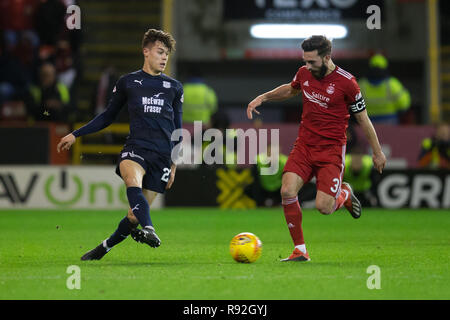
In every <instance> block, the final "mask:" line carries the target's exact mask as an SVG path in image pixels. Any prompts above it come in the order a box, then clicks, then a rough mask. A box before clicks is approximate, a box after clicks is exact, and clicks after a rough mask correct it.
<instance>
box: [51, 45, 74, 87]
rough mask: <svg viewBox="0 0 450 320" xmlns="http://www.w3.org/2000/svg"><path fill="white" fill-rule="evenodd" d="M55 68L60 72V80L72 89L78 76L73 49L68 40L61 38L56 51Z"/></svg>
mask: <svg viewBox="0 0 450 320" xmlns="http://www.w3.org/2000/svg"><path fill="white" fill-rule="evenodd" d="M55 68H56V72H57V74H58V81H59V82H61V83H63V84H64V85H65V86H66V87H67V88H69V89H71V88H72V85H73V83H74V81H75V77H76V76H77V71H76V69H75V67H74V65H73V58H72V50H71V48H70V43H69V42H68V41H66V40H59V41H58V43H57V46H56V53H55Z"/></svg>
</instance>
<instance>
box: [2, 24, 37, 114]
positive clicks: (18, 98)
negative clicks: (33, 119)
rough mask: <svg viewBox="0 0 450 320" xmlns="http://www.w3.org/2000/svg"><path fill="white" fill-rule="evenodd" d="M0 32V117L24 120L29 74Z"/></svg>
mask: <svg viewBox="0 0 450 320" xmlns="http://www.w3.org/2000/svg"><path fill="white" fill-rule="evenodd" d="M13 49H14V48H13V47H11V46H8V45H7V44H6V39H5V38H4V37H3V33H2V32H0V119H2V120H25V119H26V117H27V111H26V106H25V103H24V99H25V96H26V94H27V88H28V85H29V83H30V74H29V72H28V71H27V69H26V68H25V66H24V65H23V64H22V62H21V61H20V59H19V58H17V57H16V56H15V55H14V54H13V53H14V51H13Z"/></svg>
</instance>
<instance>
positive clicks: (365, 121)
mask: <svg viewBox="0 0 450 320" xmlns="http://www.w3.org/2000/svg"><path fill="white" fill-rule="evenodd" d="M354 116H355V119H356V121H358V123H359V125H360V126H361V128H362V129H363V131H364V134H365V135H366V137H367V140H368V141H369V144H370V146H371V147H372V150H373V156H372V160H373V165H374V167H375V169H377V171H378V172H379V173H382V172H383V169H384V167H385V165H386V156H385V155H384V153H383V151H382V150H381V146H380V142H379V141H378V137H377V133H376V131H375V128H374V127H373V125H372V121H370V119H369V116H368V115H367V111H366V110H365V109H364V110H363V111H361V112H358V113H356V114H354Z"/></svg>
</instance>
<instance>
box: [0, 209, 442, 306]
mask: <svg viewBox="0 0 450 320" xmlns="http://www.w3.org/2000/svg"><path fill="white" fill-rule="evenodd" d="M124 214H125V212H123V211H94V210H92V211H83V210H80V211H74V210H71V211H57V210H3V211H0V299H3V300H4V299H133V300H135V299H158V300H252V299H255V300H266V299H270V300H303V299H449V298H450V286H449V283H450V271H449V270H450V268H449V257H450V232H449V230H450V212H449V211H448V210H447V211H445V210H386V209H372V210H368V209H367V210H365V211H363V215H362V217H361V218H360V219H359V220H354V219H353V218H351V216H350V215H349V214H348V213H347V212H346V211H345V210H343V209H341V210H339V211H338V212H335V213H334V214H333V215H331V216H323V215H321V214H320V213H318V212H317V211H316V210H304V213H303V230H304V235H305V240H306V245H307V248H308V251H309V253H310V256H311V261H310V262H294V263H292V262H291V263H286V262H284V263H283V262H279V259H280V258H284V257H286V256H288V255H289V254H290V253H291V251H292V249H293V244H292V242H291V239H290V236H289V232H288V228H287V226H286V223H285V220H284V216H283V211H282V209H281V208H279V209H257V210H240V211H232V210H219V209H194V208H189V209H188V208H185V209H182V208H179V209H178V208H177V209H172V208H167V209H163V210H154V211H152V220H153V222H154V224H155V226H156V230H157V232H158V235H159V236H160V238H161V241H162V244H161V246H160V247H159V248H156V249H153V248H150V247H148V246H147V245H144V244H139V243H136V242H134V241H133V240H132V239H131V238H130V237H129V238H128V239H126V240H125V241H123V242H122V243H121V244H119V245H118V246H116V247H115V248H113V249H112V250H111V251H110V252H109V253H108V254H107V255H106V256H105V257H104V258H103V259H102V260H100V261H81V260H80V257H81V256H82V255H83V254H84V253H85V252H86V251H87V250H90V249H91V248H93V247H95V246H97V245H98V244H99V243H100V242H101V241H102V240H104V239H105V238H107V237H108V236H109V235H110V234H111V233H112V232H113V231H114V230H115V228H116V225H117V223H118V222H119V220H120V219H121V218H122V217H123V216H124ZM244 231H248V232H252V233H255V234H256V235H257V236H258V237H259V238H260V239H261V241H262V242H263V251H262V255H261V258H260V259H259V260H258V261H256V262H255V263H252V264H239V263H236V262H234V260H232V258H231V256H230V254H229V242H230V240H231V238H232V237H233V236H234V235H236V234H238V233H240V232H244ZM71 265H76V266H78V267H79V268H80V269H79V270H80V284H81V288H80V289H72V290H70V289H68V288H67V286H66V281H67V279H68V277H70V276H71V274H69V273H67V268H68V267H69V266H71ZM371 265H376V266H378V267H379V271H380V273H379V279H380V286H381V288H380V289H368V287H367V280H368V278H369V277H370V276H371V275H372V274H371V273H368V272H367V268H368V267H369V266H371Z"/></svg>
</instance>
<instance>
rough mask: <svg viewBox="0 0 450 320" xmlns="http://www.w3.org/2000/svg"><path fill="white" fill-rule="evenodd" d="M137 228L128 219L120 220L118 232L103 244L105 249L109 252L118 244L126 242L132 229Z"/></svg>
mask: <svg viewBox="0 0 450 320" xmlns="http://www.w3.org/2000/svg"><path fill="white" fill-rule="evenodd" d="M136 226H137V225H135V224H133V223H131V222H130V220H128V218H127V217H125V218H123V219H122V220H120V222H119V226H118V227H117V229H116V231H114V233H113V234H112V235H111V236H110V237H109V238H108V239H106V240H105V242H104V244H103V246H104V247H105V249H106V250H108V251H109V249H111V248H112V247H114V246H115V245H116V244H118V243H120V242H122V241H123V240H125V239H126V237H128V235H129V234H130V231H131V229H132V228H136ZM105 244H106V246H105Z"/></svg>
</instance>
